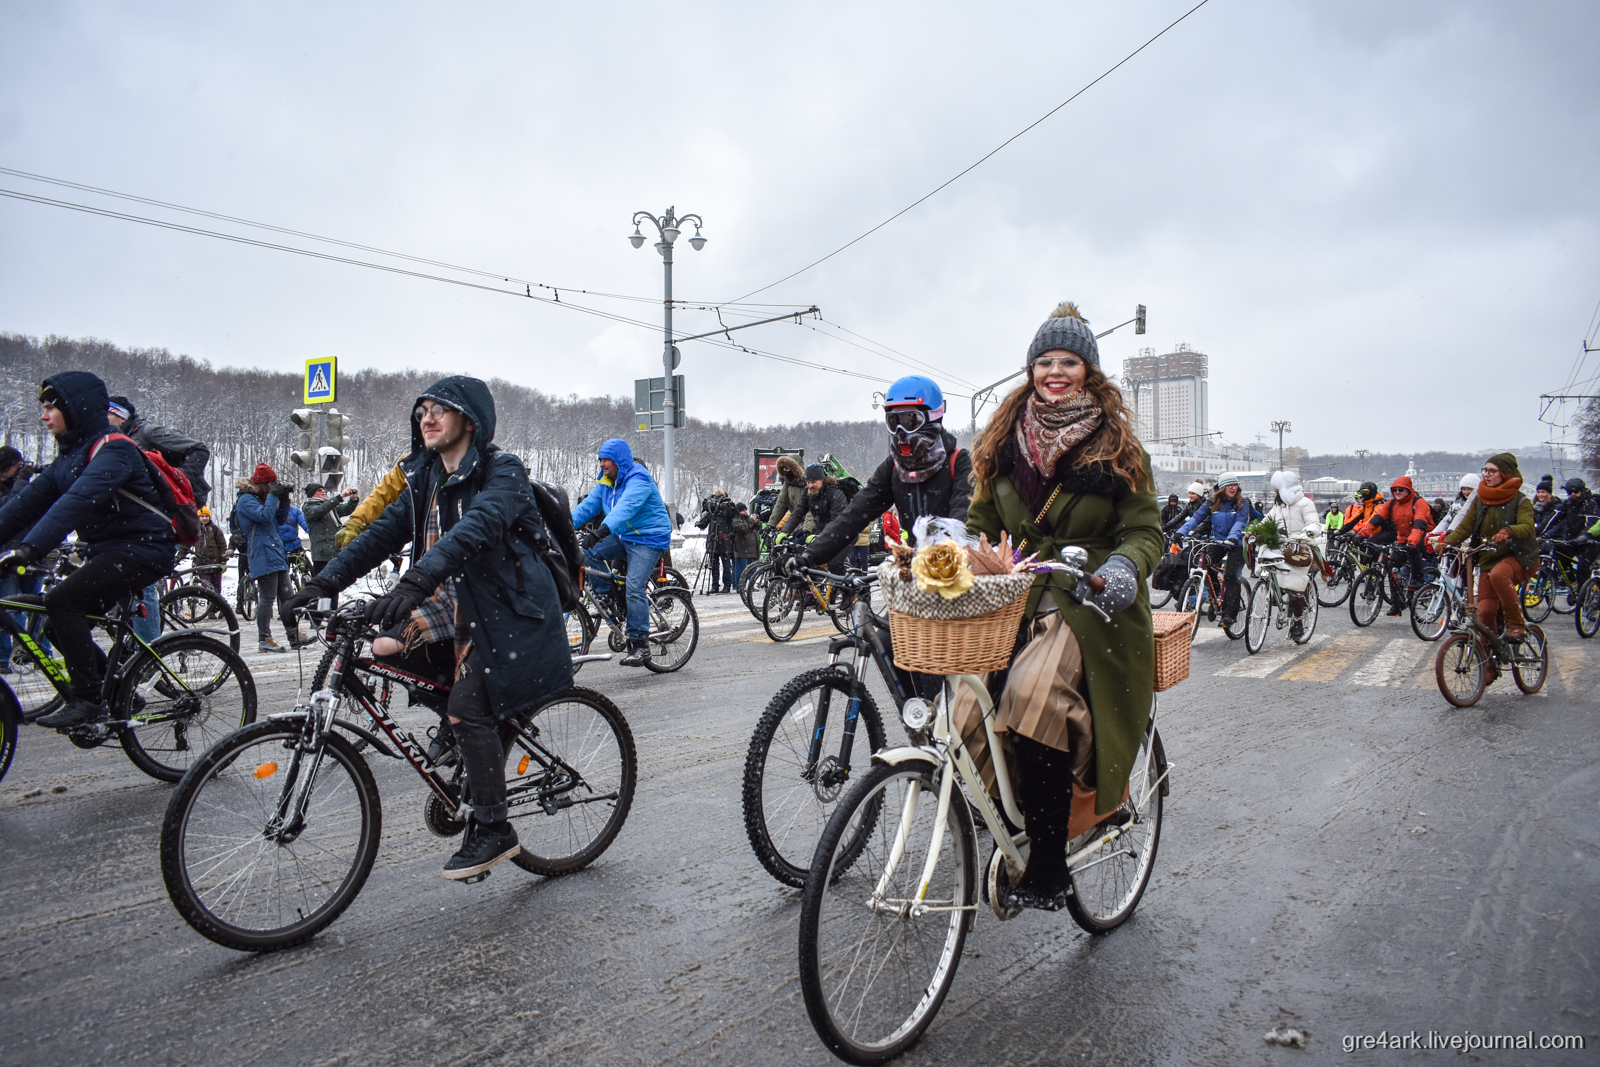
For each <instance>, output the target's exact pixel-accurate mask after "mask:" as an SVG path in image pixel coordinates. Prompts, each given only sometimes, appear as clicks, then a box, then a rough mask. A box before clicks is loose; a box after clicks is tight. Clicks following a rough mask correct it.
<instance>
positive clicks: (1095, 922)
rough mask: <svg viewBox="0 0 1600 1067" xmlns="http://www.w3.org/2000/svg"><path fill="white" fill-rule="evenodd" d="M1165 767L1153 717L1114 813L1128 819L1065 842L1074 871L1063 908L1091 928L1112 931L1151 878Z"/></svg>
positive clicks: (1158, 837)
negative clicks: (1076, 856) (1095, 847)
mask: <svg viewBox="0 0 1600 1067" xmlns="http://www.w3.org/2000/svg"><path fill="white" fill-rule="evenodd" d="M1166 771H1167V754H1166V751H1165V750H1164V749H1163V748H1162V747H1161V734H1160V733H1159V732H1158V731H1157V730H1156V728H1155V723H1154V722H1151V723H1150V726H1149V728H1148V729H1147V730H1146V731H1145V736H1144V744H1143V745H1141V746H1140V748H1139V754H1138V755H1137V756H1135V757H1134V760H1133V771H1132V772H1131V773H1130V774H1129V775H1128V799H1127V801H1125V802H1124V803H1123V805H1122V807H1120V808H1118V809H1117V811H1116V812H1114V813H1113V814H1114V815H1115V816H1117V817H1122V818H1125V819H1126V820H1127V821H1125V822H1123V824H1122V825H1121V826H1119V827H1116V828H1115V829H1114V830H1111V829H1107V830H1100V831H1098V832H1096V831H1090V832H1089V833H1087V834H1084V835H1083V837H1082V838H1080V839H1078V840H1076V841H1073V842H1071V843H1070V844H1069V845H1068V846H1067V855H1068V868H1069V870H1070V871H1071V874H1072V892H1071V893H1070V894H1068V895H1067V911H1069V912H1071V913H1072V919H1073V921H1074V922H1076V923H1077V924H1078V925H1079V926H1081V927H1083V929H1084V930H1086V931H1088V932H1089V933H1091V934H1105V933H1110V932H1111V931H1112V930H1115V929H1116V928H1117V927H1119V926H1121V925H1122V924H1123V923H1125V922H1127V921H1128V917H1129V916H1130V915H1132V914H1133V910H1134V909H1135V908H1137V907H1138V906H1139V898H1140V897H1142V896H1144V890H1145V886H1147V885H1149V884H1150V871H1151V870H1152V869H1153V868H1154V867H1155V862H1156V848H1157V847H1158V846H1159V845H1160V844H1161V801H1162V797H1164V796H1165V795H1166V792H1167V783H1166V782H1165V781H1164V780H1163V779H1162V775H1164V774H1165V773H1166ZM1113 833H1115V837H1112V834H1113ZM1107 837H1112V839H1111V840H1109V841H1107V842H1106V843H1105V844H1103V845H1101V846H1100V850H1099V851H1098V852H1094V853H1091V854H1089V855H1087V856H1085V857H1083V859H1082V860H1080V861H1079V862H1078V863H1076V864H1073V863H1072V862H1071V856H1072V855H1073V853H1074V852H1077V851H1080V850H1082V849H1084V848H1087V847H1088V846H1089V845H1090V844H1092V843H1094V842H1095V841H1096V840H1100V839H1103V838H1107Z"/></svg>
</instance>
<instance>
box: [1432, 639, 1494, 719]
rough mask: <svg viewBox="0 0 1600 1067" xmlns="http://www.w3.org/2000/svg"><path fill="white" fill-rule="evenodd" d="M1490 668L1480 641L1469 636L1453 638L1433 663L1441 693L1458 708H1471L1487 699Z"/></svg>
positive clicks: (1444, 645)
mask: <svg viewBox="0 0 1600 1067" xmlns="http://www.w3.org/2000/svg"><path fill="white" fill-rule="evenodd" d="M1485 672H1486V667H1485V665H1484V661H1483V650H1482V648H1481V647H1480V646H1479V643H1478V641H1477V640H1476V639H1475V638H1474V637H1473V636H1472V635H1471V634H1466V633H1458V634H1451V635H1450V636H1449V637H1447V638H1445V642H1444V644H1442V645H1440V646H1439V655H1438V658H1437V659H1435V660H1434V662H1433V674H1434V680H1435V681H1437V682H1438V683H1439V692H1440V693H1443V694H1444V698H1445V699H1446V700H1448V701H1449V702H1450V703H1451V704H1454V705H1455V706H1456V707H1458V708H1470V707H1472V705H1474V704H1476V703H1477V702H1478V698H1479V697H1481V696H1483V689H1484V685H1485V684H1486V682H1487V678H1486V676H1485Z"/></svg>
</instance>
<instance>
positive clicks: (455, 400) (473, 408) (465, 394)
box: [411, 374, 494, 454]
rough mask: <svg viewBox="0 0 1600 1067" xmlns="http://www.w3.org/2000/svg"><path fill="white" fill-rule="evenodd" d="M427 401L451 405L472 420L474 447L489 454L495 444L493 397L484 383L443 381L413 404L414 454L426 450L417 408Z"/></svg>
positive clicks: (464, 378) (462, 378)
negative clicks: (491, 445) (492, 442)
mask: <svg viewBox="0 0 1600 1067" xmlns="http://www.w3.org/2000/svg"><path fill="white" fill-rule="evenodd" d="M424 400H435V401H438V402H439V403H441V404H448V405H450V406H451V407H453V408H455V409H456V410H457V411H459V412H461V413H462V414H463V415H465V416H466V417H467V418H469V419H471V420H472V445H473V447H474V448H476V449H478V450H479V451H480V452H482V451H487V449H488V447H489V443H490V442H491V441H493V440H494V397H493V396H492V395H491V394H490V393H489V387H488V386H487V385H485V384H484V383H483V381H482V380H481V379H478V378H469V377H467V376H466V375H464V374H452V375H450V376H449V377H448V378H440V379H439V380H438V381H436V382H434V383H433V384H432V385H430V386H428V388H427V390H426V391H425V392H423V393H422V395H420V396H418V397H417V399H416V400H415V401H413V402H412V407H411V410H412V414H411V451H412V453H413V454H418V453H420V452H421V451H422V449H423V447H424V446H423V444H422V420H421V419H419V418H417V416H416V407H417V405H418V404H421V403H422V402H423V401H424Z"/></svg>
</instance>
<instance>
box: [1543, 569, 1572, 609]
mask: <svg viewBox="0 0 1600 1067" xmlns="http://www.w3.org/2000/svg"><path fill="white" fill-rule="evenodd" d="M1555 573H1556V575H1557V576H1558V577H1559V581H1558V580H1557V578H1555V577H1552V578H1551V579H1550V610H1551V611H1553V612H1555V613H1556V614H1557V615H1571V614H1572V612H1573V609H1575V608H1576V607H1577V606H1578V587H1577V585H1575V584H1574V583H1573V581H1572V576H1571V575H1569V574H1567V573H1566V572H1565V571H1560V570H1558V571H1556V572H1555Z"/></svg>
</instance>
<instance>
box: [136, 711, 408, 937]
mask: <svg viewBox="0 0 1600 1067" xmlns="http://www.w3.org/2000/svg"><path fill="white" fill-rule="evenodd" d="M301 732H302V728H301V725H300V724H299V723H291V722H260V723H254V724H252V725H250V726H247V727H245V728H244V729H242V730H239V731H236V732H235V733H233V734H231V735H229V736H228V737H226V738H224V739H222V740H221V741H219V742H218V743H217V744H215V745H213V746H212V747H211V748H210V749H209V750H208V751H207V752H206V753H205V754H204V755H203V756H201V758H200V759H199V760H197V761H196V762H195V764H194V766H193V767H192V768H190V771H189V773H188V774H186V775H185V776H184V778H183V781H181V782H180V783H179V784H178V788H177V789H176V790H175V791H174V792H173V794H172V800H171V801H170V802H169V803H168V804H167V814H166V818H165V819H164V820H163V822H162V825H161V877H162V879H163V881H165V882H166V886H167V895H168V896H169V897H171V899H172V903H173V906H174V907H176V908H177V909H178V914H179V915H182V916H183V918H184V921H185V922H187V923H188V924H189V925H190V926H192V927H194V928H195V930H196V931H198V932H199V933H200V934H201V935H203V936H205V937H207V938H210V939H211V940H212V941H215V942H216V943H217V944H219V945H223V946H225V947H227V948H233V949H239V950H240V951H243V952H271V951H273V950H275V949H280V948H288V947H289V946H291V945H298V944H300V943H301V942H302V941H307V940H309V939H310V938H312V937H314V936H315V935H316V933H317V931H319V930H321V929H323V928H324V927H326V926H327V925H328V924H329V923H331V922H333V920H334V919H336V918H338V917H339V915H340V913H342V912H343V911H344V909H345V908H347V907H349V906H350V902H351V901H352V900H354V899H355V897H356V894H357V893H359V892H360V891H361V887H362V885H363V884H365V882H366V880H367V874H368V873H369V872H370V871H371V870H372V861H373V859H374V858H375V857H376V856H377V854H378V837H379V833H380V831H381V829H382V812H381V810H380V808H379V803H378V783H377V782H376V781H375V780H374V779H373V777H372V770H371V768H369V767H368V766H367V762H366V760H364V759H362V758H361V757H360V756H359V755H358V754H357V753H356V751H355V749H354V747H352V746H351V744H350V742H349V741H347V740H345V739H344V738H343V737H340V736H339V735H338V734H328V735H326V736H324V738H323V745H322V748H321V751H310V752H308V751H304V750H302V748H301V743H302V742H301ZM307 791H309V793H308V795H304V796H302V795H301V794H304V793H307Z"/></svg>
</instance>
